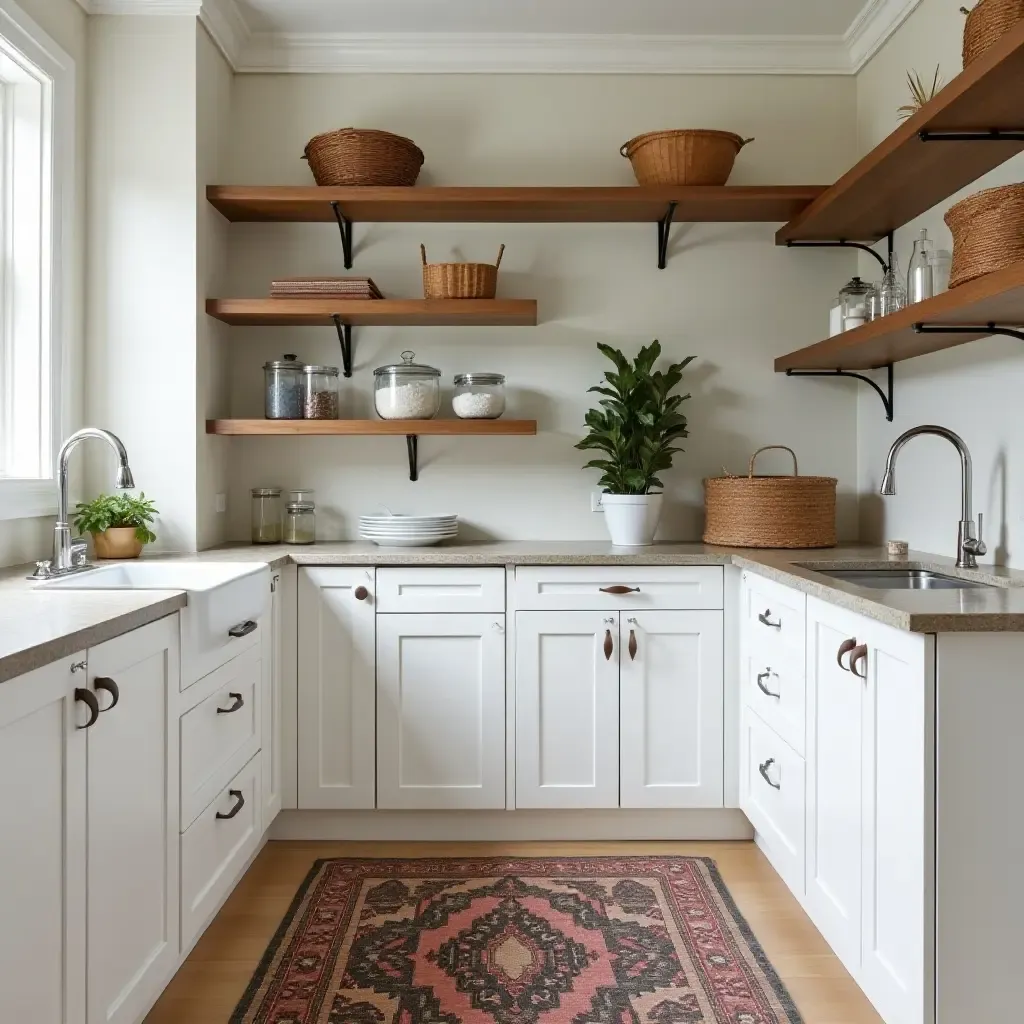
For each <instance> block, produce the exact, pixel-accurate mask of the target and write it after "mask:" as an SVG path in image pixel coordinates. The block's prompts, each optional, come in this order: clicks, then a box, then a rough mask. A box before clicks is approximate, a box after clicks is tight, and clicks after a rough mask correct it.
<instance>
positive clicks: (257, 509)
mask: <svg viewBox="0 0 1024 1024" xmlns="http://www.w3.org/2000/svg"><path fill="white" fill-rule="evenodd" d="M250 494H251V495H252V542H253V544H280V543H281V533H282V525H283V524H282V517H281V488H280V487H254V488H253V489H252V490H251V491H250Z"/></svg>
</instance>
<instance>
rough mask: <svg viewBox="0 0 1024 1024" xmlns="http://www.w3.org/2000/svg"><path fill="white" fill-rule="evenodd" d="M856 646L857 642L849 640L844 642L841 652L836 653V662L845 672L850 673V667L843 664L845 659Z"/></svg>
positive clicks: (840, 647) (840, 648)
mask: <svg viewBox="0 0 1024 1024" xmlns="http://www.w3.org/2000/svg"><path fill="white" fill-rule="evenodd" d="M856 646H857V641H856V640H854V639H852V638H851V639H849V640H844V641H843V642H842V643H841V644H840V645H839V650H838V651H836V662H837V663H838V665H839V667H840V668H841V669H842V670H843V671H844V672H849V671H850V666H849V665H844V664H843V658H844V657H846V655H847V654H849V653H850V651H852V650H853V649H854V648H855V647H856Z"/></svg>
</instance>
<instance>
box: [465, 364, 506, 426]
mask: <svg viewBox="0 0 1024 1024" xmlns="http://www.w3.org/2000/svg"><path fill="white" fill-rule="evenodd" d="M452 409H453V410H454V411H455V415H456V416H458V417H459V419H460V420H496V419H497V418H498V417H499V416H500V415H501V414H502V413H503V412H504V411H505V375H504V374H501V373H458V374H456V375H455V395H454V397H453V398H452Z"/></svg>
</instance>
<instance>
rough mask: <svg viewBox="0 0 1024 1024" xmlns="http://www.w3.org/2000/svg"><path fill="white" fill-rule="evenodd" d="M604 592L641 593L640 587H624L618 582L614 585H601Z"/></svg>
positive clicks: (600, 588)
mask: <svg viewBox="0 0 1024 1024" xmlns="http://www.w3.org/2000/svg"><path fill="white" fill-rule="evenodd" d="M598 589H599V590H600V591H601V593H602V594H639V593H640V588H639V587H624V586H622V585H621V584H616V585H615V586H614V587H599V588H598Z"/></svg>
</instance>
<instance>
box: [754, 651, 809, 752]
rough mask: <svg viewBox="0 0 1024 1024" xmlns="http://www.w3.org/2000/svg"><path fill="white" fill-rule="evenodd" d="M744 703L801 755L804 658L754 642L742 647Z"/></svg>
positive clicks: (803, 707)
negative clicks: (753, 646)
mask: <svg viewBox="0 0 1024 1024" xmlns="http://www.w3.org/2000/svg"><path fill="white" fill-rule="evenodd" d="M740 672H741V674H740V679H741V684H742V688H743V703H744V704H746V705H747V707H750V708H753V709H754V711H756V712H757V714H758V715H760V716H761V718H763V719H764V721H765V722H766V723H767V724H768V725H770V726H771V727H772V729H774V730H775V732H777V733H778V734H779V735H780V736H781V737H782V738H783V739H784V740H785V741H786V742H787V743H788V744H789V745H790V746H791V747H792V748H793V749H794V750H795V751H796V752H797V753H798V754H800V755H804V754H805V753H806V750H805V721H806V717H807V715H806V694H807V679H806V673H805V672H804V659H803V658H802V657H799V658H798V657H796V656H795V655H794V654H792V653H791V652H789V651H786V650H767V651H766V650H765V649H764V648H763V647H761V646H759V645H755V649H754V650H753V651H752V650H750V649H749V648H748V647H745V648H744V651H743V662H742V667H741V670H740Z"/></svg>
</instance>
